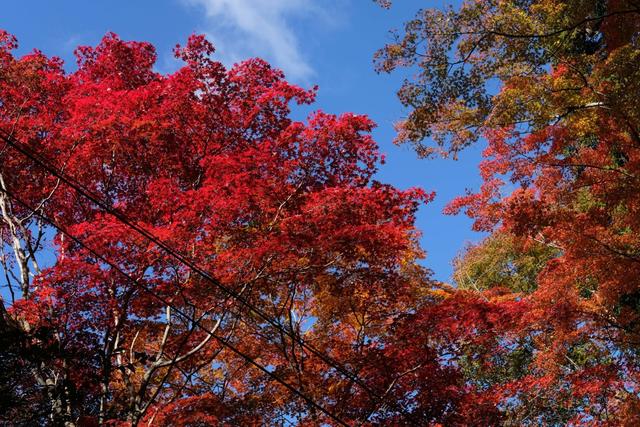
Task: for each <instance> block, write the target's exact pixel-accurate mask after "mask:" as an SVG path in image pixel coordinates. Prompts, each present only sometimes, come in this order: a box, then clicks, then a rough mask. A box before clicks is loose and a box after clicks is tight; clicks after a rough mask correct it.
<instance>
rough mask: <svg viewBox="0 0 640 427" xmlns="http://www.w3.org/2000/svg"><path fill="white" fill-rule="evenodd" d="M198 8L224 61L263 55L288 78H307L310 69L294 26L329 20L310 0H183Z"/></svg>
mask: <svg viewBox="0 0 640 427" xmlns="http://www.w3.org/2000/svg"><path fill="white" fill-rule="evenodd" d="M183 1H185V2H186V3H187V4H190V5H192V6H199V7H202V8H203V10H204V12H205V15H206V22H207V23H206V25H207V27H206V31H207V33H208V35H209V36H210V37H211V40H212V41H213V42H214V44H215V45H216V49H217V52H218V54H219V55H220V56H221V58H222V60H223V61H224V62H226V63H234V62H237V61H240V60H242V59H245V58H247V57H250V56H260V57H263V58H265V59H267V60H269V61H270V62H272V63H273V64H275V65H276V66H277V67H279V68H282V69H283V70H284V71H285V73H286V74H287V76H288V77H290V78H292V79H294V80H299V81H307V80H308V79H309V78H310V77H312V76H313V74H314V71H313V68H312V66H311V65H310V63H309V60H308V58H307V57H306V56H305V55H304V53H303V52H302V47H301V43H300V40H299V39H298V37H297V35H296V31H295V29H294V23H293V22H294V21H295V22H296V24H297V25H305V23H306V25H310V24H311V23H312V22H314V21H315V22H316V23H317V22H318V21H324V22H325V23H326V21H330V18H329V14H328V13H327V11H326V10H325V9H322V8H320V7H319V6H318V5H317V4H316V2H314V1H313V0H183Z"/></svg>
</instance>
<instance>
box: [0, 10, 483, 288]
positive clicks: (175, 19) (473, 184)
mask: <svg viewBox="0 0 640 427" xmlns="http://www.w3.org/2000/svg"><path fill="white" fill-rule="evenodd" d="M395 3H396V4H394V6H393V8H392V9H391V10H384V9H382V8H380V7H378V6H377V5H375V4H374V3H373V1H370V0H136V1H131V0H111V1H106V0H105V1H99V0H95V1H87V0H66V1H59V2H53V1H49V0H35V1H29V2H8V3H7V4H5V5H3V12H2V16H0V28H3V29H5V30H7V31H9V32H11V33H13V34H14V35H16V36H17V37H18V40H19V43H20V49H19V53H25V52H28V51H30V50H32V49H33V48H38V49H40V50H42V51H44V52H45V53H46V54H48V55H56V56H60V57H61V58H63V59H64V60H65V62H66V63H67V67H68V68H69V69H73V66H74V64H75V63H74V59H73V50H74V48H75V47H76V46H77V45H87V44H89V45H95V44H97V43H98V41H99V40H100V38H101V37H102V36H103V35H104V34H105V33H106V32H108V31H113V32H115V33H117V34H118V35H120V37H122V38H123V39H128V40H144V41H149V42H151V43H153V44H154V45H155V46H156V48H157V50H158V64H157V69H158V70H159V71H161V72H171V71H173V70H174V69H175V68H176V67H177V66H178V65H179V64H178V63H176V62H175V61H174V60H173V56H172V53H171V51H172V48H173V46H175V44H176V43H184V42H185V41H186V39H187V37H188V36H189V35H190V34H192V33H206V34H207V35H208V36H209V38H210V39H211V40H212V41H213V43H214V44H215V45H216V46H217V49H218V51H217V53H216V56H217V58H218V59H220V60H222V61H223V62H225V63H227V64H230V63H233V62H234V61H237V60H241V59H243V58H247V57H250V56H260V57H263V58H265V59H267V60H269V61H270V62H272V63H273V64H275V65H276V66H278V67H280V68H282V69H284V71H285V73H286V74H287V76H288V78H289V79H290V80H291V81H293V82H295V83H298V84H301V85H303V86H312V85H314V84H318V85H319V88H320V89H319V93H318V99H317V102H316V103H315V104H314V105H313V106H312V109H322V110H324V111H326V112H329V113H336V114H339V113H342V112H347V111H351V112H355V113H358V114H367V115H369V116H370V117H371V118H372V119H373V120H374V121H375V122H376V123H378V128H377V129H376V131H375V132H374V136H375V139H376V141H377V142H378V143H379V144H380V146H381V150H382V152H383V153H384V154H385V156H386V159H387V162H386V164H384V165H382V166H381V167H380V172H379V174H378V176H377V179H379V180H381V181H383V182H387V183H391V184H393V185H395V186H397V187H399V188H408V187H422V188H424V189H425V190H429V191H431V190H433V191H436V194H437V196H436V200H435V201H434V202H433V203H431V204H429V205H428V206H423V207H422V208H421V209H420V212H419V216H418V224H417V225H418V228H419V229H420V230H421V231H422V232H423V238H422V241H421V243H422V246H423V248H425V249H426V250H427V252H428V255H427V259H426V260H425V264H426V265H427V266H428V267H430V268H432V269H433V270H434V272H435V276H436V278H437V279H440V280H449V278H450V275H451V260H452V258H453V257H454V256H455V255H456V254H457V253H458V252H459V251H460V249H461V248H463V247H464V245H465V244H466V243H467V242H469V241H477V240H479V239H480V238H481V235H479V234H478V233H474V232H472V231H471V222H470V220H469V219H468V218H466V217H464V216H455V217H452V216H445V215H443V214H442V208H443V207H444V206H445V205H446V203H447V202H448V201H450V200H451V199H452V198H454V197H455V196H456V195H460V194H462V193H464V190H465V188H472V189H475V188H477V187H478V186H479V183H480V180H479V176H478V171H477V164H478V162H479V159H480V151H481V147H480V146H477V147H472V148H470V149H468V150H467V151H465V152H463V153H462V155H461V156H460V159H459V160H458V161H454V160H444V159H438V160H420V159H418V158H417V157H416V155H415V153H414V152H413V151H412V150H411V148H410V147H408V146H402V147H398V146H395V145H393V144H392V140H393V137H394V131H393V123H394V122H395V121H396V120H398V119H399V118H401V117H402V116H403V114H404V111H403V108H402V106H401V105H400V103H399V102H398V101H397V99H396V96H395V92H396V90H397V89H398V87H399V86H400V83H401V80H402V78H403V77H404V75H402V74H395V75H387V74H381V75H378V74H376V73H375V72H374V71H373V65H372V56H373V53H374V52H375V51H376V49H378V48H379V47H381V46H383V45H384V44H385V42H387V41H388V40H389V39H390V37H389V33H388V30H389V29H392V28H400V27H401V25H402V22H404V21H406V20H407V19H409V18H411V17H412V16H413V14H414V12H415V11H416V10H417V9H418V8H420V7H428V6H437V7H441V6H443V5H444V4H447V3H450V2H446V1H443V0H438V1H435V0H434V1H424V0H422V1H419V0H396V2H395ZM306 113H307V111H298V112H296V115H301V114H304V115H306Z"/></svg>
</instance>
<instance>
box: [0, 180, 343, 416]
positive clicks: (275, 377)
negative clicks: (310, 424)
mask: <svg viewBox="0 0 640 427" xmlns="http://www.w3.org/2000/svg"><path fill="white" fill-rule="evenodd" d="M0 192H3V193H5V194H6V195H7V196H9V197H10V198H12V199H13V200H15V201H16V202H18V204H20V205H22V206H23V207H24V208H25V209H27V210H29V211H31V212H35V211H34V208H32V207H31V206H29V204H27V203H26V202H25V201H23V200H22V199H21V198H19V197H18V196H16V195H15V194H14V193H13V192H11V191H9V190H8V189H6V188H1V187H0ZM35 215H37V216H38V217H40V219H42V220H43V221H45V222H46V223H48V224H50V225H51V226H52V227H54V228H55V229H57V230H58V231H59V232H61V233H62V234H64V235H66V236H67V237H68V238H70V239H71V240H72V241H74V242H75V243H76V244H78V245H80V246H82V247H83V248H85V249H86V250H87V251H88V252H90V253H91V254H92V255H93V256H95V257H96V258H98V259H99V260H101V261H102V262H104V263H105V264H107V265H109V266H110V267H111V268H113V269H114V270H116V271H117V272H119V273H120V274H121V275H122V276H123V277H125V278H126V279H127V280H129V281H131V282H132V283H134V284H135V285H136V286H137V287H139V288H140V289H142V290H143V291H145V292H147V293H148V294H149V295H151V296H152V297H153V298H155V299H157V300H158V301H160V302H161V303H162V304H164V305H166V306H168V307H171V309H172V310H174V311H175V312H176V313H178V314H179V315H181V316H182V317H184V318H185V319H186V320H188V321H190V322H191V323H192V324H193V325H194V326H196V327H198V328H200V329H202V330H203V331H204V332H205V333H207V334H208V335H210V336H211V337H212V338H214V339H215V340H217V341H218V342H219V343H220V344H222V345H223V346H225V347H227V348H228V349H230V350H231V351H232V352H234V353H235V354H237V355H238V356H240V357H242V358H243V359H244V360H246V361H247V362H249V363H250V364H251V365H253V366H254V367H256V368H257V369H259V370H260V371H262V372H264V373H265V374H267V375H268V376H269V377H270V378H272V379H273V380H275V381H276V382H278V383H279V384H281V385H282V386H284V387H285V388H286V389H288V390H289V391H290V392H292V393H293V394H295V395H296V396H298V397H300V398H301V399H303V400H304V401H305V402H307V403H308V404H309V405H311V406H313V407H314V408H316V409H318V410H320V411H321V412H322V413H324V414H325V415H327V416H328V417H330V418H331V419H333V420H334V421H336V422H337V423H339V424H340V425H342V426H344V427H349V424H347V423H346V422H345V421H343V420H342V419H341V418H340V417H338V416H337V415H336V414H334V413H333V412H331V411H329V410H328V409H326V408H325V407H324V406H322V405H321V404H319V403H317V402H316V401H314V400H313V399H312V398H311V397H309V396H307V395H306V394H305V393H303V392H302V391H300V390H299V389H297V388H296V387H294V386H292V385H291V384H289V383H288V382H286V381H285V380H283V379H282V378H280V377H279V376H278V375H276V374H274V373H273V372H271V371H269V370H268V369H267V368H265V367H264V366H263V365H261V364H260V363H258V362H256V360H255V359H253V358H252V357H251V356H249V355H247V354H246V353H244V352H243V351H241V350H240V349H238V348H237V347H236V346H234V345H233V344H231V343H230V342H229V340H227V339H226V338H223V337H221V336H219V335H216V334H215V333H213V332H212V331H210V330H209V329H207V328H206V327H205V326H203V325H202V323H201V322H200V320H198V319H195V318H193V317H191V316H189V315H188V314H187V313H186V312H185V311H184V310H182V309H180V308H178V307H176V306H175V305H173V304H171V303H170V302H169V301H168V300H167V299H166V298H164V297H162V296H161V295H158V294H157V293H156V292H155V291H153V290H152V289H151V288H149V287H148V286H146V285H145V284H144V283H142V282H140V281H139V280H137V279H135V278H133V277H132V276H131V275H130V274H129V273H127V272H126V271H124V270H123V269H122V268H120V267H119V266H118V265H117V264H116V263H115V262H112V261H110V260H108V259H107V258H106V257H105V256H103V255H101V254H100V253H98V252H97V251H96V250H94V249H93V248H91V247H89V246H88V245H87V244H86V243H84V242H83V241H82V240H80V239H79V238H78V237H76V236H74V235H73V234H71V233H70V232H68V231H67V230H66V228H64V227H63V226H62V225H60V224H58V223H57V222H56V221H55V220H53V219H51V218H49V217H48V216H46V215H45V214H44V213H42V212H35Z"/></svg>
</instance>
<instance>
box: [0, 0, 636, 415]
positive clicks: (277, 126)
mask: <svg viewBox="0 0 640 427" xmlns="http://www.w3.org/2000/svg"><path fill="white" fill-rule="evenodd" d="M379 3H381V4H383V5H384V6H386V7H393V5H392V4H391V2H389V1H379ZM639 15H640V9H639V6H638V4H637V2H633V1H627V0H598V1H580V0H575V1H559V0H531V1H522V2H515V1H498V0H495V1H494V0H490V1H475V0H467V1H464V2H462V5H461V6H460V7H459V9H455V8H449V9H446V10H437V9H425V10H422V11H420V12H418V14H417V15H416V18H415V19H414V20H412V21H410V22H408V23H407V25H406V27H405V29H404V32H403V33H398V34H397V35H396V39H395V40H394V41H393V42H392V43H390V44H389V45H388V46H386V47H384V48H383V49H382V50H381V51H380V52H379V53H378V54H377V56H376V64H377V67H378V69H379V70H380V71H388V72H391V71H394V70H396V71H397V70H399V69H401V68H403V67H409V68H410V70H411V73H412V74H411V76H412V77H410V78H408V79H407V80H406V81H405V83H404V86H403V87H402V88H401V90H400V91H399V97H400V99H401V101H402V102H403V103H404V104H405V106H406V107H408V109H409V114H408V117H407V118H406V119H405V120H403V121H401V122H399V123H398V131H399V133H398V142H410V143H412V144H413V145H414V146H415V147H416V149H417V150H418V154H420V155H423V156H426V157H428V156H430V155H433V154H435V153H441V154H444V155H453V156H454V157H455V156H456V155H457V154H458V153H459V152H460V151H461V150H463V149H464V148H465V147H466V146H468V145H470V144H479V143H485V144H486V148H485V150H484V153H483V161H482V163H481V164H480V171H481V176H482V179H483V184H482V186H481V188H480V189H478V190H477V191H471V190H470V191H469V193H468V194H466V195H461V197H459V198H457V199H455V200H453V201H452V202H451V203H450V204H449V206H448V208H447V213H451V214H455V213H466V214H467V215H469V216H470V217H471V218H472V219H473V220H474V228H475V229H477V230H481V231H484V232H487V233H488V237H487V238H486V239H485V240H483V241H481V242H480V243H476V244H472V245H469V246H468V247H467V248H466V249H465V250H464V251H463V252H462V253H461V254H460V256H459V257H457V258H456V259H455V260H453V265H454V270H455V271H454V274H453V279H454V282H455V283H454V284H453V285H448V284H445V283H438V282H436V281H435V280H433V279H432V278H431V272H430V271H429V270H428V269H426V268H425V267H423V266H422V264H421V263H420V262H419V260H420V258H422V257H423V255H424V254H423V253H422V251H421V249H420V247H419V245H418V238H419V231H418V230H417V229H416V228H415V224H414V223H415V213H416V210H417V209H418V207H419V205H420V204H421V203H428V202H429V201H431V199H432V197H433V194H431V193H426V192H424V191H422V190H420V189H410V190H406V191H401V190H399V189H396V188H394V187H392V186H390V185H386V184H384V183H380V182H378V181H376V180H375V179H374V175H375V173H376V170H377V167H378V164H379V163H380V160H381V159H380V154H379V153H378V147H377V144H376V143H375V141H374V140H373V139H372V137H371V131H372V129H373V127H374V123H373V122H372V121H371V120H370V119H369V118H367V117H366V116H363V115H356V114H343V115H341V116H335V115H332V114H328V113H325V112H322V111H317V112H315V113H312V114H311V115H310V116H309V117H308V118H307V119H306V120H304V121H296V120H294V119H292V111H293V110H294V109H295V108H297V106H298V105H302V104H312V103H313V101H314V97H315V91H316V89H315V88H314V89H311V90H308V89H304V88H301V87H298V86H296V85H293V84H291V83H289V82H287V81H286V80H285V78H284V75H283V73H282V72H281V71H279V70H277V69H274V68H272V67H271V66H270V65H269V64H268V63H266V62H264V61H262V60H260V59H249V60H247V61H244V62H240V63H238V64H236V65H234V66H233V67H230V68H226V67H225V66H223V65H222V64H221V63H220V62H217V61H216V60H215V53H214V48H213V46H212V44H210V43H209V42H208V41H207V40H206V39H205V38H204V37H202V36H192V37H190V38H189V40H188V41H187V43H186V45H184V46H176V49H175V55H176V58H177V59H178V60H180V61H182V66H181V67H180V68H179V69H178V70H177V71H175V72H173V73H170V74H161V73H159V72H157V71H155V70H154V64H155V60H156V53H155V50H154V48H153V46H151V45H150V44H148V43H142V42H130V41H123V40H121V39H120V38H119V37H118V36H117V35H115V34H107V35H106V36H105V37H104V38H103V39H102V41H101V42H100V44H99V45H97V46H95V47H89V46H83V47H79V48H78V49H77V50H76V57H77V68H76V69H75V70H73V71H68V69H66V68H65V67H64V66H63V65H64V64H63V63H62V61H61V60H60V59H58V58H50V57H47V56H46V55H44V54H43V53H41V52H39V51H34V52H32V53H30V54H27V55H25V56H22V57H17V56H15V55H14V51H15V49H16V48H17V41H16V39H15V38H14V37H13V36H12V35H10V34H8V33H6V32H0V159H1V160H2V163H1V164H0V214H1V219H0V239H1V240H2V243H1V244H0V247H1V248H2V253H1V254H0V255H1V256H0V260H1V262H2V272H3V283H4V285H5V288H3V291H2V293H1V294H0V295H1V298H2V299H1V302H2V304H0V363H1V364H2V367H3V369H2V370H0V422H2V423H4V424H9V425H65V426H74V425H76V426H83V425H86V426H92V425H113V426H118V425H121V426H127V425H131V426H136V425H148V426H178V425H180V426H182V425H185V426H201V425H242V426H245V425H287V424H293V425H301V426H307V425H308V426H312V425H313V426H315V425H341V424H342V425H389V426H397V425H405V426H422V425H434V426H435V425H460V426H463V425H482V426H487V425H566V424H569V425H636V424H637V423H638V422H639V421H640V399H639V397H638V396H639V394H638V393H639V392H640V368H639V366H640V357H639V352H638V348H639V347H638V340H640V328H639V326H638V325H639V324H640V323H639V322H640V283H638V277H640V239H639V237H638V236H640V199H639V198H638V194H640V185H639V179H640V136H639V135H640V113H639V112H638V109H637V105H636V104H637V101H636V100H637V97H638V94H639V93H640V83H639V82H640V75H639V74H638V73H639V72H640V71H639V70H640V47H639V45H638V43H639V40H640V38H639V34H640V24H639V23H640V19H639V18H640V17H639ZM416 70H417V73H416ZM431 138H433V139H431Z"/></svg>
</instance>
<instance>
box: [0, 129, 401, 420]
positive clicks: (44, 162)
mask: <svg viewBox="0 0 640 427" xmlns="http://www.w3.org/2000/svg"><path fill="white" fill-rule="evenodd" d="M0 139H2V140H3V141H5V142H6V143H7V144H9V145H10V146H11V147H13V148H14V149H15V150H17V151H18V152H20V153H22V154H23V155H24V156H26V157H28V158H29V159H31V160H32V161H34V162H35V163H36V164H38V165H39V166H40V167H41V168H43V169H44V170H45V171H47V172H49V173H50V174H52V175H54V176H55V177H56V178H58V179H59V180H60V181H61V182H64V183H65V184H66V185H68V186H69V187H71V188H73V189H74V190H75V191H76V192H77V193H78V194H80V195H82V196H83V197H85V198H86V199H88V200H90V201H91V202H93V203H95V204H96V205H97V206H99V207H100V208H102V209H103V210H104V211H105V212H107V213H109V214H110V215H112V216H114V217H115V218H116V219H118V220H119V221H120V222H122V223H123V224H125V225H126V226H127V227H129V228H131V229H133V230H134V231H136V232H137V233H139V234H140V235H142V236H143V237H145V238H146V239H147V240H149V241H151V242H153V243H154V244H156V245H157V246H158V247H159V248H161V249H162V250H164V251H165V252H166V253H167V254H168V255H170V256H172V257H173V258H175V259H177V260H178V261H179V262H181V263H182V264H184V265H186V266H187V267H189V268H190V269H191V270H192V271H194V272H196V273H197V274H198V275H200V276H201V277H202V278H204V279H205V280H207V281H209V282H210V283H212V284H213V285H214V286H216V287H217V288H219V289H221V290H222V291H223V292H225V293H226V294H227V295H229V296H231V297H232V298H234V299H235V300H236V301H238V302H240V303H241V304H242V305H243V306H245V307H246V308H248V309H249V310H251V311H252V312H254V313H255V314H257V315H258V316H259V317H261V318H262V319H263V320H265V321H266V322H267V323H269V324H270V325H272V326H273V327H274V328H276V329H278V330H279V331H280V332H282V333H284V334H285V335H287V336H288V337H290V338H291V339H292V340H294V341H295V342H297V343H298V344H299V345H300V346H301V347H303V348H305V349H306V350H308V351H309V352H310V353H312V354H313V355H315V356H316V357H318V358H319V359H321V360H322V361H323V362H324V363H325V364H327V365H329V366H331V367H332V368H334V369H336V370H337V371H338V372H340V373H341V374H342V375H343V376H345V377H346V378H348V379H349V380H351V381H353V382H354V383H355V384H357V385H358V386H360V387H361V388H362V389H363V390H364V391H366V392H367V393H368V394H369V395H370V396H371V397H373V398H374V399H375V400H376V401H380V400H382V399H383V397H381V396H380V395H379V394H378V393H376V392H374V391H373V390H371V388H370V387H369V386H368V385H367V384H366V383H364V381H362V380H361V379H360V378H359V377H358V376H357V375H356V374H354V373H352V372H351V371H350V370H349V369H347V368H345V367H344V366H343V365H342V364H341V363H339V362H338V361H336V360H335V359H333V358H332V357H330V356H328V355H325V354H324V353H323V352H321V351H320V350H318V349H316V348H315V347H314V346H313V345H311V344H307V343H306V342H305V341H303V340H302V339H300V338H299V337H298V336H297V335H296V334H295V333H293V332H292V331H289V330H287V329H285V328H283V327H282V326H281V325H280V324H279V323H278V322H277V321H276V320H274V319H272V318H271V317H270V316H269V315H268V314H267V313H265V312H264V311H263V310H261V309H260V308H258V307H256V306H255V305H254V304H252V303H251V302H249V301H248V300H247V299H245V298H244V297H242V296H241V295H240V294H239V293H237V292H236V291H234V290H233V289H231V288H229V287H227V286H225V285H223V284H222V283H220V282H219V281H218V280H217V279H215V278H214V277H213V276H211V274H209V273H208V272H206V271H205V270H203V269H202V268H200V267H199V266H198V265H196V264H195V263H194V262H193V261H191V260H190V259H188V258H187V257H185V256H183V255H181V254H180V253H178V252H176V251H175V250H173V248H171V247H170V246H168V245H167V244H166V243H164V242H163V241H162V240H160V239H159V238H157V237H156V236H155V235H154V234H152V233H150V232H148V231H147V230H145V229H144V228H142V227H140V226H139V225H137V224H135V223H134V222H133V221H131V220H130V219H129V218H127V216H126V215H124V214H123V213H122V212H120V211H119V210H118V209H117V208H113V207H111V206H109V204H108V203H106V202H105V201H103V200H102V199H101V198H100V196H98V195H95V194H92V193H91V191H90V190H87V189H85V188H83V186H82V185H81V184H78V183H77V182H75V181H74V180H73V179H72V178H69V177H68V176H66V174H65V173H64V172H62V171H60V170H58V168H56V167H55V166H52V165H51V164H50V163H51V162H50V161H49V160H48V159H46V158H45V157H44V156H43V155H41V154H39V153H36V152H34V151H33V150H31V149H30V148H28V147H27V146H25V144H23V143H21V142H20V141H18V140H17V139H16V138H15V137H13V136H12V135H10V134H8V133H7V132H6V131H4V130H2V129H0ZM392 405H393V406H394V407H396V408H397V405H396V404H395V403H393V404H392ZM400 411H401V412H405V411H404V409H403V408H400Z"/></svg>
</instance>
